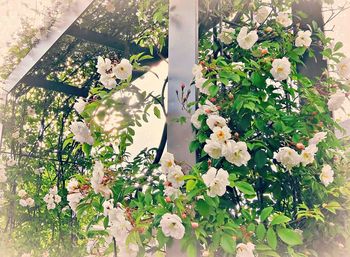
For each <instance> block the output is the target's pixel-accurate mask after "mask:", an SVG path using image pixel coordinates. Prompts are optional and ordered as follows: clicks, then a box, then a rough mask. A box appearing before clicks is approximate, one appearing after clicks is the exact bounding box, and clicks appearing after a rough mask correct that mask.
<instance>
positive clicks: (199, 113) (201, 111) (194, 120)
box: [191, 108, 205, 129]
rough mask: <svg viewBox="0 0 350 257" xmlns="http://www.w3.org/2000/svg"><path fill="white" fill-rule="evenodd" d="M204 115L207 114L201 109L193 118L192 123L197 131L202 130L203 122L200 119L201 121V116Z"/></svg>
mask: <svg viewBox="0 0 350 257" xmlns="http://www.w3.org/2000/svg"><path fill="white" fill-rule="evenodd" d="M202 114H205V112H204V110H203V109H201V108H199V109H197V110H196V111H195V112H194V113H193V115H192V116H191V123H192V125H193V126H194V127H195V128H196V129H200V128H201V122H200V121H199V120H198V119H199V116H200V115H202Z"/></svg>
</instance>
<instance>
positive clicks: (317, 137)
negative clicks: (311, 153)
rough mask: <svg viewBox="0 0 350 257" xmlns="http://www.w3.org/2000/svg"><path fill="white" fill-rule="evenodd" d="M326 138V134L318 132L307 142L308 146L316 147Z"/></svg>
mask: <svg viewBox="0 0 350 257" xmlns="http://www.w3.org/2000/svg"><path fill="white" fill-rule="evenodd" d="M326 138H327V132H318V133H316V134H315V135H314V136H313V138H311V139H310V140H309V145H317V144H318V143H320V142H322V141H323V140H325V139H326Z"/></svg>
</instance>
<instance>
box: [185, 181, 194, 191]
mask: <svg viewBox="0 0 350 257" xmlns="http://www.w3.org/2000/svg"><path fill="white" fill-rule="evenodd" d="M196 184H197V181H196V180H188V181H187V183H186V192H190V191H192V190H193V189H194V188H195V186H196Z"/></svg>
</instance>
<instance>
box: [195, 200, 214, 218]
mask: <svg viewBox="0 0 350 257" xmlns="http://www.w3.org/2000/svg"><path fill="white" fill-rule="evenodd" d="M196 209H197V211H198V213H199V214H200V215H201V216H203V217H207V216H208V215H209V213H210V210H211V207H210V205H209V204H208V203H207V202H206V201H204V200H199V201H198V202H197V204H196Z"/></svg>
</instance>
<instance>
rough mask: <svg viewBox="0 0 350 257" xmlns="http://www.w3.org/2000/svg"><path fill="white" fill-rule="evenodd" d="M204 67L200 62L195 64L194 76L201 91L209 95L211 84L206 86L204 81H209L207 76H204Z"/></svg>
mask: <svg viewBox="0 0 350 257" xmlns="http://www.w3.org/2000/svg"><path fill="white" fill-rule="evenodd" d="M202 70H203V67H202V65H200V64H195V65H194V66H193V68H192V74H193V76H194V82H195V85H196V88H198V90H199V92H201V93H202V94H205V95H209V87H210V85H206V86H205V87H204V83H205V82H206V81H207V79H206V78H204V77H203V73H202Z"/></svg>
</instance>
